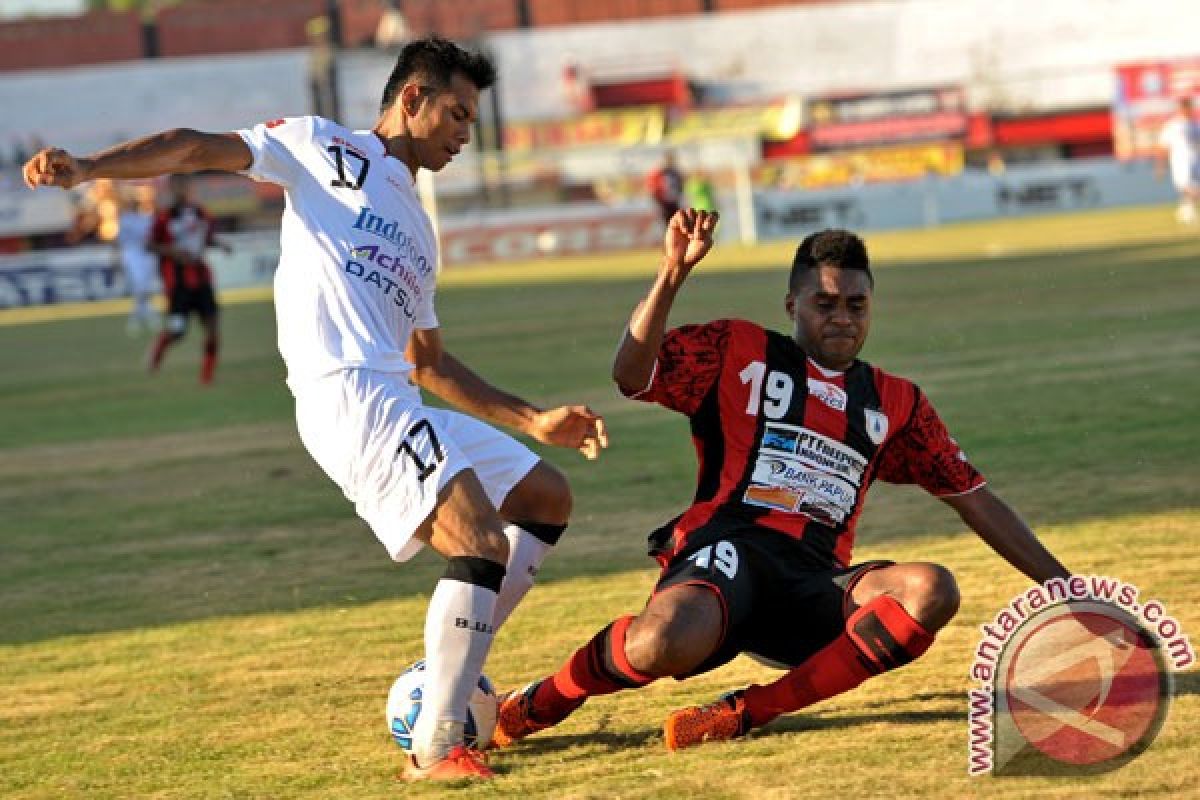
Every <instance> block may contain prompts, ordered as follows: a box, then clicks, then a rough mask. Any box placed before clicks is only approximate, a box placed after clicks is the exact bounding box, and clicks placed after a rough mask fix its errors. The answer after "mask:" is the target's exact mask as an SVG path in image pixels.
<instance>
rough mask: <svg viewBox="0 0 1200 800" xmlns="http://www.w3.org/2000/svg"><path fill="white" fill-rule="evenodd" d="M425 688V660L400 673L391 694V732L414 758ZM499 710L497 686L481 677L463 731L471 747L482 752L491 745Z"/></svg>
mask: <svg viewBox="0 0 1200 800" xmlns="http://www.w3.org/2000/svg"><path fill="white" fill-rule="evenodd" d="M424 688H425V661H424V659H422V660H421V661H418V662H417V663H415V664H413V665H412V666H411V667H409V668H408V669H406V670H404V672H402V673H400V677H399V678H396V682H395V683H393V684H392V690H391V691H390V692H388V700H387V722H388V730H389V731H391V733H392V738H393V739H395V740H396V744H398V745H400V749H401V750H403V751H404V752H406V753H408V754H409V755H412V749H413V729H414V728H415V727H416V726H417V718H418V717H420V716H421V695H422V694H423V692H424ZM498 710H499V705H498V701H497V699H496V689H495V687H494V686H492V682H491V681H490V680H488V678H487V676H486V675H480V676H479V683H478V685H476V687H475V691H474V692H473V693H472V695H471V702H470V704H469V705H468V706H467V724H466V728H465V729H464V731H463V732H464V734H465V735H464V739H465V742H464V743H465V744H466V745H467V747H471V748H475V749H477V750H482V749H483V748H485V747H487V746H488V744H490V743H491V741H492V734H493V733H494V732H495V730H496V714H497V712H498Z"/></svg>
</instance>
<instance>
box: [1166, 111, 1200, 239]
mask: <svg viewBox="0 0 1200 800" xmlns="http://www.w3.org/2000/svg"><path fill="white" fill-rule="evenodd" d="M1194 105H1195V100H1194V98H1191V97H1183V98H1180V100H1179V108H1178V109H1177V111H1176V112H1175V113H1174V114H1173V115H1171V118H1170V119H1168V120H1167V122H1166V124H1164V125H1163V127H1162V130H1161V131H1159V134H1158V144H1159V159H1158V169H1159V172H1160V174H1161V171H1162V165H1163V164H1164V163H1166V164H1167V165H1168V166H1169V167H1170V170H1171V182H1172V183H1173V184H1175V190H1176V191H1177V192H1179V208H1178V209H1177V210H1176V212H1175V219H1177V220H1179V222H1181V223H1182V224H1184V225H1195V224H1196V223H1197V216H1196V203H1197V202H1198V201H1200V120H1197V119H1196V115H1195V113H1194V111H1193V106H1194Z"/></svg>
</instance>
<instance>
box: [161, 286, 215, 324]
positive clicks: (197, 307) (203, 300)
mask: <svg viewBox="0 0 1200 800" xmlns="http://www.w3.org/2000/svg"><path fill="white" fill-rule="evenodd" d="M167 314H171V315H173V314H178V315H181V316H183V317H187V316H188V315H189V314H198V315H199V316H201V317H214V316H216V314H217V298H216V296H215V295H214V294H213V289H212V286H198V287H196V288H195V289H189V288H186V287H183V286H177V287H175V290H174V291H172V292H171V295H170V296H169V297H168V298H167Z"/></svg>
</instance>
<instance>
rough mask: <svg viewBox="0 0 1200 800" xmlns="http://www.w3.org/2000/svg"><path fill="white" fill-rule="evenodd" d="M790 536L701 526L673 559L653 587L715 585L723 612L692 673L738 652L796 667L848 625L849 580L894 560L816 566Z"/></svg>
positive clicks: (751, 528) (656, 589)
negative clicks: (709, 650) (713, 641)
mask: <svg viewBox="0 0 1200 800" xmlns="http://www.w3.org/2000/svg"><path fill="white" fill-rule="evenodd" d="M809 558H810V556H808V554H807V553H804V552H802V551H801V548H800V547H799V545H798V543H797V542H796V540H795V539H792V538H791V537H789V536H785V535H784V534H782V533H778V532H776V531H772V530H768V529H765V528H760V527H756V526H753V525H750V526H745V527H727V528H725V529H723V530H716V531H710V532H705V533H704V534H703V535H702V536H701V537H700V540H698V541H690V542H688V546H687V548H685V549H684V550H682V551H681V552H680V553H679V554H678V555H676V556H675V557H674V558H673V559H671V561H670V563H668V564H667V566H666V568H665V569H663V571H662V575H661V576H660V577H659V580H658V584H657V585H656V586H655V587H654V593H655V594H657V593H659V592H661V591H663V590H664V589H667V588H669V587H672V586H682V585H689V584H690V585H698V586H705V587H708V588H710V589H712V590H713V591H714V592H715V593H716V595H717V597H718V599H719V600H720V602H721V608H722V611H723V613H724V615H725V637H724V639H723V640H722V642H721V644H720V645H719V646H718V647H717V650H716V652H714V653H713V654H712V655H711V656H709V657H708V658H707V659H705V661H704V663H702V664H701V665H700V666H698V667H697V668H696V669H695V670H693V671H692V672H691V673H689V675H681V676H679V677H681V678H682V677H689V676H690V675H699V674H701V673H704V672H708V671H710V670H713V669H716V668H717V667H719V666H721V665H722V664H726V663H728V662H730V661H732V660H733V659H734V658H735V657H736V656H737V655H738V654H740V653H748V654H751V655H755V656H759V657H761V658H763V659H765V660H767V661H770V662H773V663H775V664H776V665H780V666H786V667H794V666H797V665H799V664H801V663H802V662H804V661H805V660H807V659H808V658H809V657H810V656H812V655H813V654H814V653H816V652H817V651H818V650H820V649H821V648H823V647H824V646H825V645H827V644H829V643H830V642H832V641H833V640H834V639H836V638H837V637H838V636H840V635H841V634H842V632H843V631H844V630H845V625H846V616H847V615H846V600H847V597H848V595H849V593H850V591H851V590H852V589H853V588H854V584H855V583H856V582H857V581H858V579H859V578H861V577H862V576H863V575H865V574H866V573H867V572H870V571H871V570H873V569H878V568H880V567H887V566H891V565H892V564H893V563H894V562H891V561H867V562H864V563H862V564H856V565H853V566H849V567H838V566H831V567H830V568H829V569H816V568H814V567H813V566H812V564H811V563H810V562H809V560H808V559H809Z"/></svg>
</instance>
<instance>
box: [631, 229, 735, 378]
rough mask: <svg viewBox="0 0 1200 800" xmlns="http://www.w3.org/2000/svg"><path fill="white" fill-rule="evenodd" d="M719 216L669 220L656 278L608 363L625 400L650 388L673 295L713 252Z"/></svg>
mask: <svg viewBox="0 0 1200 800" xmlns="http://www.w3.org/2000/svg"><path fill="white" fill-rule="evenodd" d="M718 216H719V215H718V214H717V212H715V211H698V210H696V209H694V208H689V209H684V210H681V211H677V212H676V213H675V216H673V217H672V218H671V224H670V225H668V226H667V232H666V234H664V236H663V260H662V263H661V264H660V265H659V268H658V275H656V276H655V278H654V283H653V284H651V286H650V289H649V291H647V292H646V296H645V297H643V298H642V301H641V302H640V303H638V306H637V308H635V309H634V310H633V315H632V316H631V317H630V318H629V325H628V327H627V328H626V329H625V335H624V336H623V337H622V338H621V344H620V345H619V346H618V347H617V355H616V357H615V358H614V359H613V372H612V376H613V380H614V381H616V382H617V385H618V386H620V387H621V389H622V391H624V392H626V393H627V394H633V393H636V392H640V391H642V390H643V389H645V388H646V386H647V385H649V383H650V378H651V375H652V373H653V371H654V360H655V358H657V357H658V348H659V345H661V344H662V339H663V334H664V333H665V332H666V329H667V317H668V316H669V315H670V313H671V306H672V305H673V304H674V302H675V295H676V293H677V292H678V291H679V288H680V287H681V286H683V282H684V281H686V280H687V277H688V275H689V274H690V273H691V271H692V268H693V267H695V266H696V265H697V264H699V263H700V261H701V259H703V258H704V256H706V255H708V251H709V250H711V249H712V245H713V231H714V230H715V229H716V227H717V219H718Z"/></svg>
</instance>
